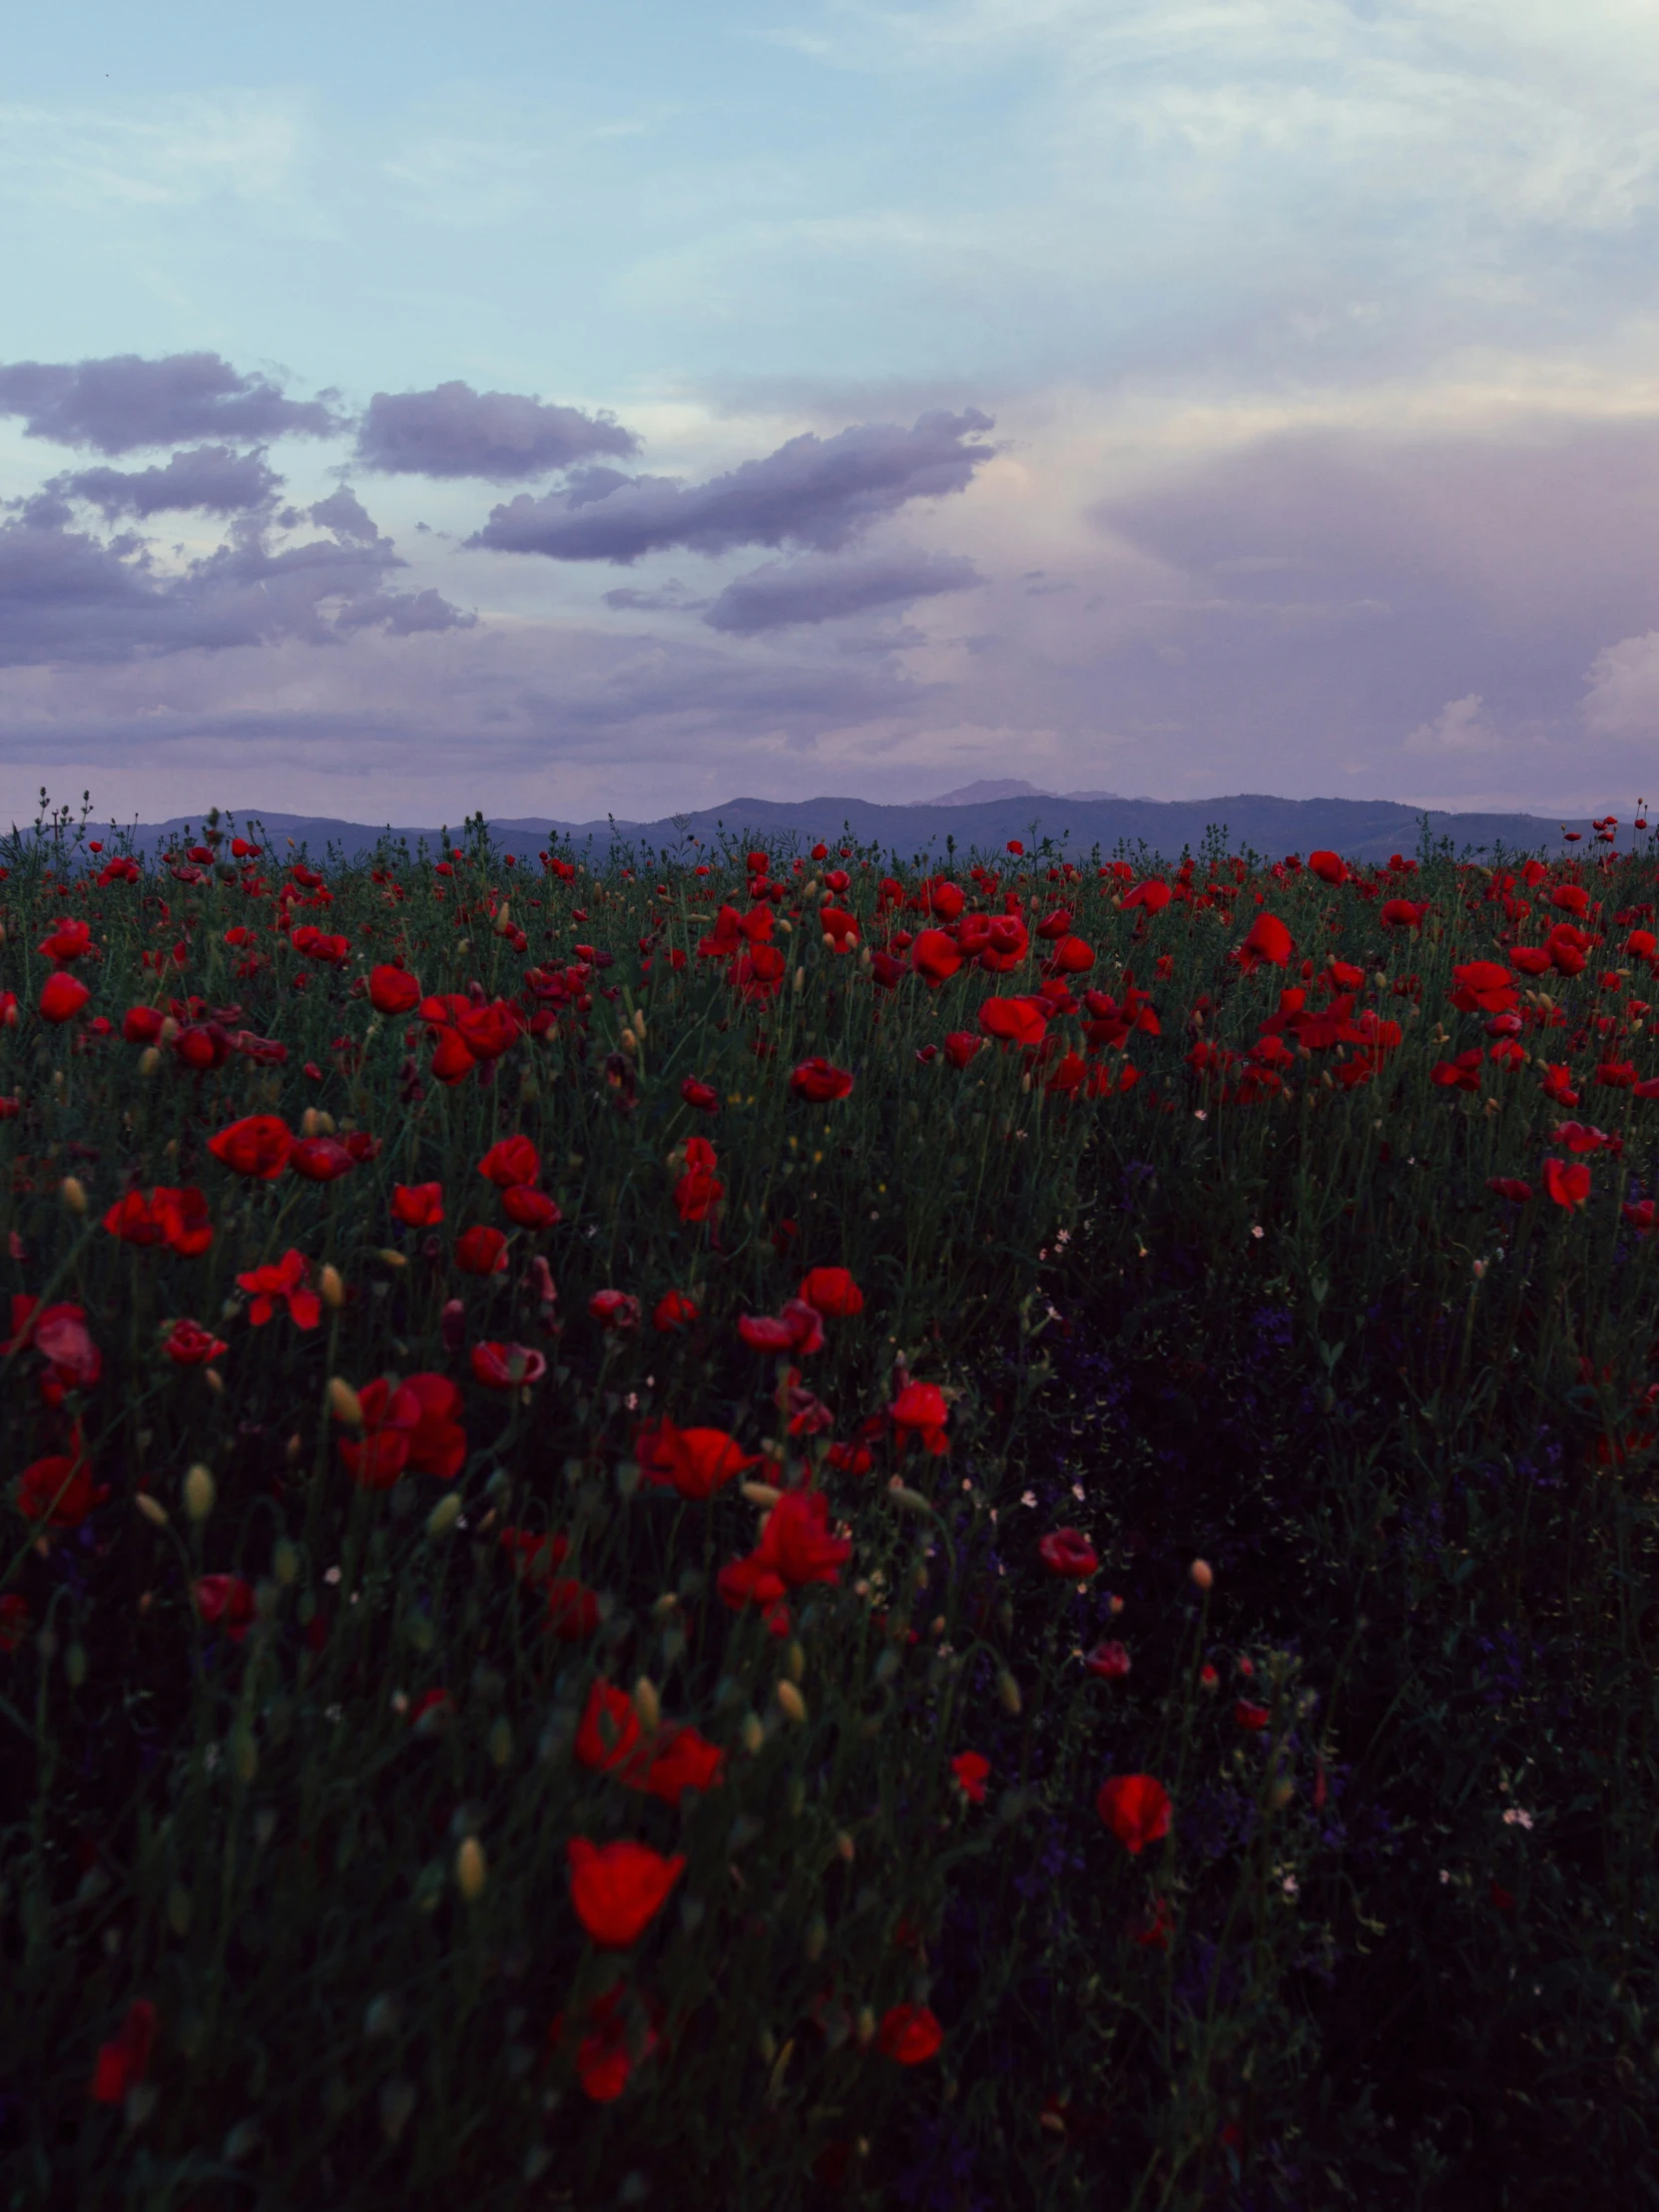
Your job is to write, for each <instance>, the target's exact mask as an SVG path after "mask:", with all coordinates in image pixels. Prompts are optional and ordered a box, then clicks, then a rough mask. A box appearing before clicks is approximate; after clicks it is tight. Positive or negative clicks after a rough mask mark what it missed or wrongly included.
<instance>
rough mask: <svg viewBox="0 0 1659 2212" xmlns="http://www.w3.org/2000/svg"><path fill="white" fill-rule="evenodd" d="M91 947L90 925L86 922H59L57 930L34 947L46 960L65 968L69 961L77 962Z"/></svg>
mask: <svg viewBox="0 0 1659 2212" xmlns="http://www.w3.org/2000/svg"><path fill="white" fill-rule="evenodd" d="M91 945H92V924H91V923H90V922H86V921H60V922H59V924H58V926H57V928H56V929H54V930H53V932H52V934H51V935H50V936H49V937H48V938H47V939H46V940H45V942H44V943H42V944H39V945H37V946H36V947H35V949H36V951H37V952H41V953H44V955H45V956H46V958H47V959H49V960H52V961H55V962H56V963H57V964H58V965H59V966H60V967H67V966H68V964H69V962H70V961H71V960H78V959H79V958H80V957H81V955H82V953H83V952H86V951H88V950H89V949H90V948H91Z"/></svg>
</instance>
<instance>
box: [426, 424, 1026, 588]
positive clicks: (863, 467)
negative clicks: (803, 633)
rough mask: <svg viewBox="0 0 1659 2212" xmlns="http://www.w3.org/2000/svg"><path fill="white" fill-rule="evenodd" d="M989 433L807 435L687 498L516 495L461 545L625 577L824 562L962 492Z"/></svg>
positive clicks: (638, 483) (866, 427)
mask: <svg viewBox="0 0 1659 2212" xmlns="http://www.w3.org/2000/svg"><path fill="white" fill-rule="evenodd" d="M990 428H991V420H990V417H989V416H988V415H984V414H981V413H980V412H979V411H978V409H977V408H972V407H970V408H968V409H967V410H966V411H965V412H963V413H962V414H955V415H952V414H944V413H936V414H925V415H922V416H920V417H919V418H918V419H917V421H916V422H915V423H914V424H913V425H912V427H911V428H910V429H908V430H905V429H901V428H900V427H899V426H898V425H897V424H896V423H874V422H866V423H855V424H854V425H852V426H851V427H850V428H849V429H845V430H841V431H838V432H837V433H836V435H835V436H833V437H830V438H820V437H818V436H817V435H816V434H815V433H813V432H812V431H807V432H804V433H803V434H802V435H801V436H800V437H796V438H791V439H790V440H789V442H788V443H787V444H785V445H781V446H780V447H779V448H778V450H777V451H776V452H775V453H769V454H768V455H766V457H765V458H764V459H762V460H758V461H744V462H742V463H741V464H740V465H739V466H738V467H737V468H735V469H731V470H729V471H728V472H727V473H726V474H725V475H723V476H715V477H712V478H711V479H710V480H709V482H707V483H706V484H694V485H692V486H690V487H689V488H688V487H686V486H684V485H681V484H679V483H677V482H675V481H674V479H673V478H671V477H666V476H637V477H632V478H625V479H623V480H621V481H620V482H617V483H613V484H609V485H607V487H606V488H605V489H604V490H603V491H602V492H601V493H600V495H599V496H597V497H595V496H593V495H592V492H593V487H592V486H591V485H589V486H584V487H583V488H582V491H581V494H580V496H579V497H576V498H573V497H571V496H570V495H569V494H567V493H563V492H549V493H547V494H546V496H545V497H543V498H540V499H532V498H531V497H530V495H529V493H528V492H520V493H519V495H518V497H517V498H516V499H513V500H511V501H509V502H508V503H507V504H506V505H505V506H501V507H496V508H494V509H492V511H491V514H490V518H489V521H488V522H487V523H486V524H485V526H484V528H483V529H482V530H480V531H479V532H477V534H476V535H475V536H474V537H471V538H469V539H468V540H467V543H468V544H469V545H472V546H484V547H488V548H490V549H492V550H494V551H496V552H503V553H542V554H546V555H547V556H548V557H549V558H550V559H552V560H556V561H615V562H617V563H619V564H620V565H623V566H626V565H628V564H629V563H631V562H634V561H637V560H638V559H639V558H640V557H641V555H642V554H645V553H651V552H657V551H660V550H662V549H664V548H666V547H669V546H675V545H679V546H685V547H688V548H689V549H690V550H692V551H694V552H698V553H729V552H731V551H732V550H733V549H734V548H736V547H738V546H742V545H777V546H781V545H785V544H794V545H804V546H811V547H813V548H815V549H816V550H817V551H819V552H826V553H829V552H834V551H836V550H838V549H839V548H840V547H841V546H843V545H846V544H847V543H848V542H849V541H850V540H851V539H853V538H854V537H856V536H857V535H858V533H859V532H860V531H861V530H863V529H864V528H866V527H867V526H868V525H869V524H870V523H872V522H876V521H879V520H881V519H882V518H883V517H884V516H887V515H890V514H893V513H895V512H896V511H897V510H898V509H899V508H900V507H902V506H903V505H904V503H905V502H906V501H907V500H910V499H924V498H937V497H939V496H941V495H942V494H944V493H946V492H956V491H962V490H964V489H965V488H966V486H967V485H968V483H969V482H970V481H971V480H972V476H973V472H974V470H975V469H976V468H978V467H979V466H980V465H981V463H982V462H984V461H986V460H988V459H989V458H990V456H991V454H992V452H993V451H994V450H995V448H994V447H991V446H988V445H972V444H969V443H968V442H967V440H968V438H969V437H970V436H971V435H972V434H973V433H974V432H976V431H980V430H988V429H990ZM597 473H598V472H595V474H596V475H597ZM606 473H607V474H610V473H613V472H606Z"/></svg>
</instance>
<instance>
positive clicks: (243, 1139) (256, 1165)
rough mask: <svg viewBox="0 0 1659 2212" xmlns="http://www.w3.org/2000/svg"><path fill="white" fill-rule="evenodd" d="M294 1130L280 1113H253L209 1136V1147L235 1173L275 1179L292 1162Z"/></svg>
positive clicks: (264, 1180)
mask: <svg viewBox="0 0 1659 2212" xmlns="http://www.w3.org/2000/svg"><path fill="white" fill-rule="evenodd" d="M293 1143H294V1138H293V1131H292V1130H291V1129H290V1128H289V1127H288V1125H287V1123H286V1122H285V1121H283V1120H282V1119H281V1117H280V1115H278V1114H249V1115H247V1116H246V1117H245V1118H244V1119H243V1120H242V1121H234V1122H232V1124H231V1126H230V1127H229V1128H228V1129H222V1130H221V1131H220V1132H219V1134H218V1136H217V1137H210V1138H209V1139H208V1150H209V1151H210V1152H211V1153H212V1154H213V1156H214V1158H215V1159H216V1160H221V1161H223V1162H224V1164H225V1165H226V1167H228V1168H230V1169H231V1171H232V1172H233V1174H236V1175H247V1176H251V1177H253V1178H254V1179H255V1180H257V1181H259V1182H262V1183H269V1182H272V1181H273V1180H274V1179H275V1178H276V1177H277V1176H278V1175H280V1174H281V1172H282V1170H283V1169H284V1168H285V1167H286V1166H287V1164H288V1155H289V1154H290V1153H291V1152H292V1150H293Z"/></svg>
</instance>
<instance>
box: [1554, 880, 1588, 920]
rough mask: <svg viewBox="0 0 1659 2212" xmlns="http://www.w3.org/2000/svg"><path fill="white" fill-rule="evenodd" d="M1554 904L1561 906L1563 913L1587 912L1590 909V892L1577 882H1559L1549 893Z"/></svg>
mask: <svg viewBox="0 0 1659 2212" xmlns="http://www.w3.org/2000/svg"><path fill="white" fill-rule="evenodd" d="M1549 902H1550V904H1551V905H1552V906H1559V907H1560V908H1561V910H1562V912H1563V913H1568V914H1587V913H1588V912H1589V910H1590V894H1589V892H1588V891H1586V890H1581V889H1580V888H1579V886H1578V885H1577V884H1576V883H1557V884H1556V886H1555V888H1554V889H1553V890H1552V891H1551V892H1550V894H1549Z"/></svg>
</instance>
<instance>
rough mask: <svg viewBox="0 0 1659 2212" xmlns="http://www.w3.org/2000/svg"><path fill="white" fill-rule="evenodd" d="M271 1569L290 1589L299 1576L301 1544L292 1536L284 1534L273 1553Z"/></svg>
mask: <svg viewBox="0 0 1659 2212" xmlns="http://www.w3.org/2000/svg"><path fill="white" fill-rule="evenodd" d="M271 1571H272V1573H273V1574H275V1575H276V1577H277V1581H278V1582H279V1583H280V1584H281V1586H282V1588H283V1589H284V1590H286V1589H290V1588H291V1587H292V1585H293V1584H294V1582H296V1581H297V1580H298V1577H299V1546H298V1545H297V1544H296V1543H295V1542H294V1541H293V1539H292V1537H291V1536H283V1537H282V1538H281V1539H280V1541H279V1542H278V1543H277V1548H276V1550H275V1551H274V1552H273V1553H272V1555H271Z"/></svg>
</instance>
